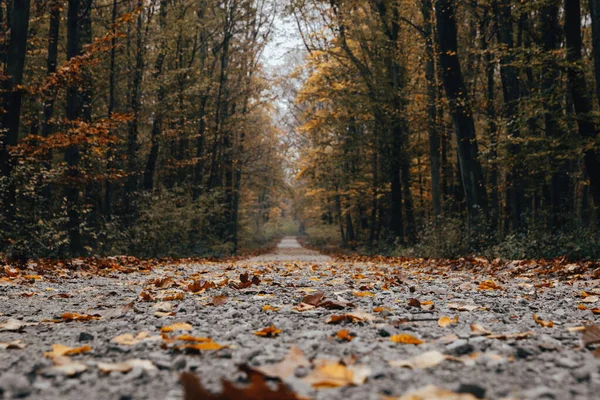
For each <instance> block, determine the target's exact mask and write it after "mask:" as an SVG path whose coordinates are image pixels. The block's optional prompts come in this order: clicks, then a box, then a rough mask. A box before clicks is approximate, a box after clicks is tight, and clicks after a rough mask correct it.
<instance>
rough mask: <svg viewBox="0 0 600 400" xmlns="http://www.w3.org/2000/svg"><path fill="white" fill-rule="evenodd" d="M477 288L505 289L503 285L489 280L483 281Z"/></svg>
mask: <svg viewBox="0 0 600 400" xmlns="http://www.w3.org/2000/svg"><path fill="white" fill-rule="evenodd" d="M477 290H503V289H502V286H500V285H498V284H496V283H495V282H494V281H491V280H487V281H483V282H481V283H480V284H479V286H478V287H477Z"/></svg>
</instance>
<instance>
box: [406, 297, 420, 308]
mask: <svg viewBox="0 0 600 400" xmlns="http://www.w3.org/2000/svg"><path fill="white" fill-rule="evenodd" d="M408 305H409V306H410V307H417V308H421V302H420V301H419V300H417V299H409V300H408Z"/></svg>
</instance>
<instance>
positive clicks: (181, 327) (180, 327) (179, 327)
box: [160, 322, 194, 332]
mask: <svg viewBox="0 0 600 400" xmlns="http://www.w3.org/2000/svg"><path fill="white" fill-rule="evenodd" d="M192 329H194V327H193V326H192V325H190V324H188V323H186V322H178V323H176V324H173V325H168V326H163V327H162V328H160V331H161V332H175V331H191V330H192Z"/></svg>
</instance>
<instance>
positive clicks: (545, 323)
mask: <svg viewBox="0 0 600 400" xmlns="http://www.w3.org/2000/svg"><path fill="white" fill-rule="evenodd" d="M533 320H534V321H535V323H536V324H538V325H541V326H543V327H544V328H552V327H553V326H554V322H553V321H544V320H543V319H540V318H539V317H538V316H537V315H536V314H533Z"/></svg>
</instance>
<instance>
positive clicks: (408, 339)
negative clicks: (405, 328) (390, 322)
mask: <svg viewBox="0 0 600 400" xmlns="http://www.w3.org/2000/svg"><path fill="white" fill-rule="evenodd" d="M390 341H392V342H394V343H402V344H422V343H424V342H423V341H422V340H421V339H417V338H416V337H414V336H412V335H409V334H407V333H404V334H400V335H392V336H390Z"/></svg>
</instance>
